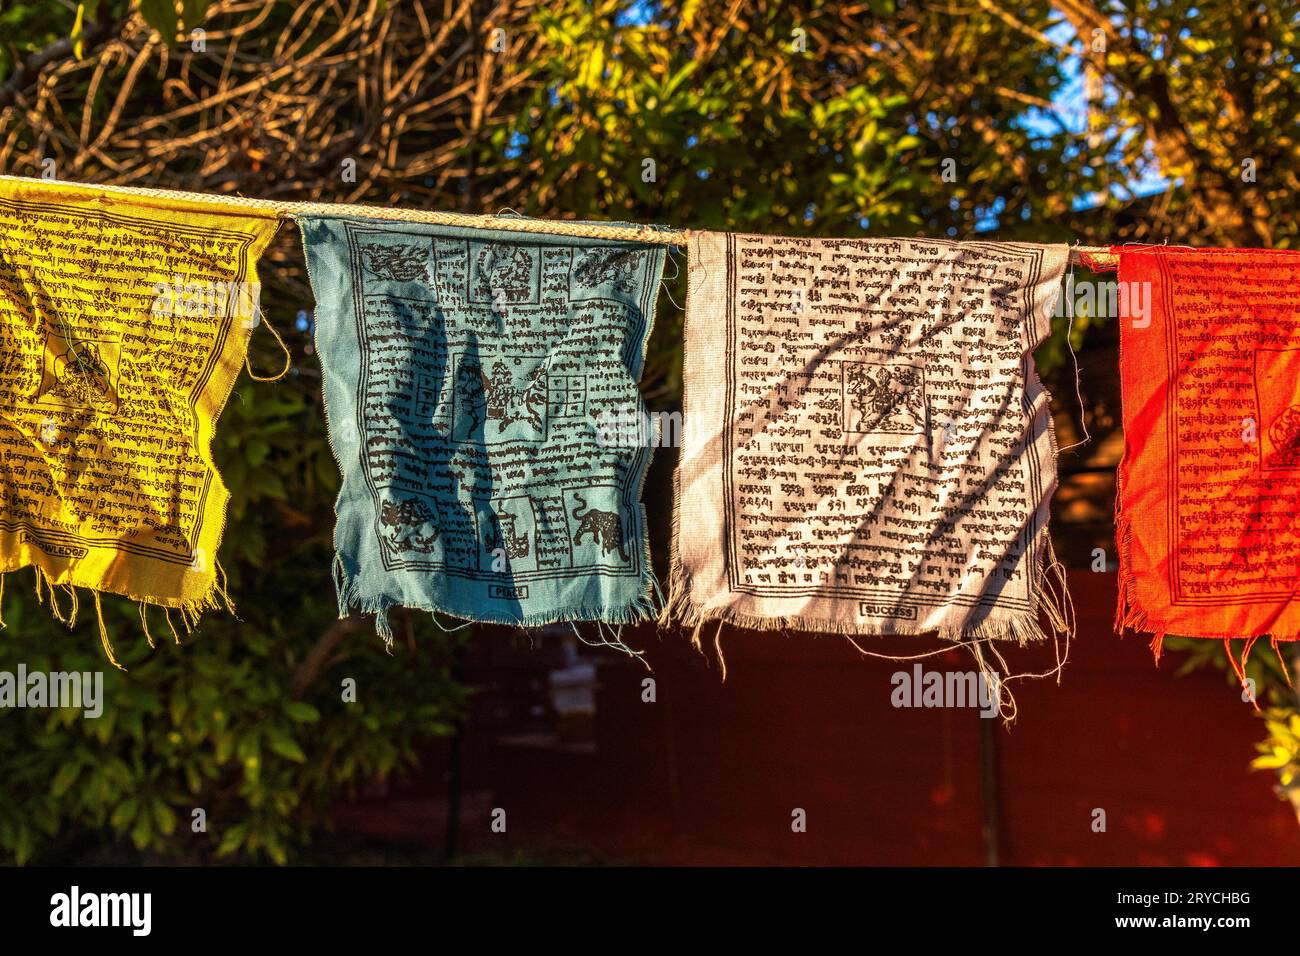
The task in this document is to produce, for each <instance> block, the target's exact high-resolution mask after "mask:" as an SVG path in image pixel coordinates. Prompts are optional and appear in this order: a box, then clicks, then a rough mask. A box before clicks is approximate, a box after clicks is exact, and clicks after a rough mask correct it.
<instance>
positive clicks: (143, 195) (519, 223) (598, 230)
mask: <svg viewBox="0 0 1300 956" xmlns="http://www.w3.org/2000/svg"><path fill="white" fill-rule="evenodd" d="M0 182H11V183H21V184H27V185H33V186H47V187H48V186H50V185H51V183H52V181H51V180H45V179H35V178H32V177H29V176H0ZM59 185H62V186H75V187H78V188H81V189H87V190H91V191H94V190H98V191H100V192H104V193H108V194H111V195H118V196H131V197H136V198H139V199H160V200H169V201H173V202H177V201H179V202H188V203H202V204H207V205H211V206H214V207H220V206H227V207H230V206H233V207H237V208H240V209H247V210H249V211H250V212H262V213H266V214H272V215H280V216H285V217H287V218H290V219H293V218H296V217H299V216H334V217H339V218H359V219H387V220H391V221H393V222H420V223H427V224H430V225H436V226H460V227H462V228H466V229H489V230H491V229H495V230H498V231H504V232H525V233H535V234H542V235H553V236H579V237H582V238H585V239H622V240H628V239H633V240H636V241H639V242H645V243H650V244H654V245H661V246H681V245H685V244H686V243H687V242H688V241H689V240H690V238H691V232H692V230H690V229H672V228H669V227H666V226H648V225H637V224H627V225H620V224H617V223H599V222H573V221H566V220H552V219H530V218H528V217H525V216H519V215H514V214H512V215H497V216H483V215H472V214H470V213H461V212H434V211H433V210H430V209H395V208H393V207H391V206H365V205H360V204H357V203H327V202H302V201H297V200H283V199H250V198H248V197H246V196H210V195H207V194H205V193H190V192H182V191H180V190H176V189H143V188H140V187H138V186H88V185H84V184H80V183H59ZM1109 253H1110V247H1109V246H1076V247H1074V248H1072V249H1071V250H1070V262H1071V263H1073V264H1075V265H1081V264H1082V262H1083V259H1082V257H1083V256H1084V255H1091V256H1093V257H1094V258H1096V259H1101V260H1106V259H1108V258H1109Z"/></svg>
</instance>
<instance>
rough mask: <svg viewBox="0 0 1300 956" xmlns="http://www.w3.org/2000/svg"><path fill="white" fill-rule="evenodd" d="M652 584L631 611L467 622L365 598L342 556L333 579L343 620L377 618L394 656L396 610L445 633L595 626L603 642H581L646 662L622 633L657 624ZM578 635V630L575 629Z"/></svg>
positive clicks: (431, 608)
mask: <svg viewBox="0 0 1300 956" xmlns="http://www.w3.org/2000/svg"><path fill="white" fill-rule="evenodd" d="M647 573H648V577H649V581H647V583H646V587H645V590H644V591H643V592H642V594H641V595H640V596H639V597H638V598H637V600H636V601H635V602H633V603H631V604H629V605H628V606H627V607H623V608H590V607H576V608H555V609H553V610H551V611H547V612H544V613H540V614H529V615H526V616H525V617H524V618H522V619H518V618H509V617H483V618H481V619H477V620H466V619H464V618H462V617H461V616H460V615H459V614H457V613H456V612H454V611H452V610H450V609H449V608H446V607H442V606H441V605H438V604H400V603H399V602H396V601H393V600H391V599H390V598H387V597H384V596H379V597H362V595H361V593H360V578H359V576H358V575H355V574H351V573H349V572H348V570H347V568H346V567H344V564H343V558H342V556H340V555H339V554H337V553H336V554H335V556H334V564H333V575H334V588H335V591H336V593H337V595H338V610H339V617H340V618H345V617H348V616H350V615H351V614H352V613H353V611H356V612H357V613H360V614H366V615H374V618H375V633H376V634H377V635H378V636H379V638H380V639H381V640H383V642H384V646H385V647H386V648H388V650H389V651H390V652H391V651H392V650H393V642H394V638H393V627H392V623H391V622H390V621H389V611H390V610H391V609H392V608H394V607H406V608H409V609H411V610H413V611H424V612H426V613H427V614H429V615H430V616H431V617H432V618H433V620H434V623H435V624H436V625H437V626H438V627H439V628H440V629H441V630H442V631H444V632H450V631H456V630H460V629H461V627H464V626H466V625H469V624H475V623H479V624H500V625H505V626H515V627H541V626H543V625H546V624H576V622H594V623H595V624H596V625H597V627H598V628H599V630H600V635H601V639H600V640H599V641H592V640H590V639H588V638H586V637H583V635H582V634H578V639H579V640H580V641H582V642H583V643H584V644H587V645H588V646H590V647H608V648H612V649H614V650H619V651H622V652H624V653H626V654H628V655H629V656H631V657H635V658H638V659H640V660H642V661H643V662H644V653H645V652H644V651H637V650H633V649H632V648H631V647H629V646H628V645H627V644H626V643H625V642H624V641H623V640H622V636H621V629H622V627H623V626H625V625H631V624H641V623H643V622H645V621H653V620H655V619H656V618H657V617H658V616H659V615H660V613H661V610H662V608H661V604H662V592H661V591H660V590H659V584H658V582H657V581H655V580H654V575H653V573H652V572H647ZM438 614H443V615H446V616H447V617H451V618H455V619H457V620H465V625H461V627H455V628H448V627H446V626H444V625H443V624H442V623H441V622H440V621H438V619H437V617H436V615H438ZM606 626H608V627H610V628H617V629H618V630H616V631H614V632H613V637H612V638H610V637H607V636H606V634H605V627H606ZM574 630H575V633H576V632H577V628H576V627H575V628H574Z"/></svg>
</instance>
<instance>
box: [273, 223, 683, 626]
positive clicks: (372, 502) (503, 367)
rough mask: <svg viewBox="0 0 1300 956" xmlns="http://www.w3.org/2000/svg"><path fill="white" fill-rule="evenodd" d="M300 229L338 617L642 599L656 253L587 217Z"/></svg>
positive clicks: (605, 614)
mask: <svg viewBox="0 0 1300 956" xmlns="http://www.w3.org/2000/svg"><path fill="white" fill-rule="evenodd" d="M299 223H300V226H301V228H302V234H303V242H304V246H305V249H306V254H307V262H308V268H309V272H310V274H311V282H312V289H313V292H314V293H315V296H316V302H317V339H316V345H317V348H318V351H319V354H320V359H321V364H322V368H323V370H324V389H325V402H326V407H327V409H328V418H329V422H328V426H329V434H330V439H331V443H332V445H333V448H334V452H335V456H336V457H337V459H338V463H339V467H340V470H341V471H342V475H343V482H342V488H341V490H340V493H339V497H338V502H337V513H338V514H337V524H336V528H335V536H334V541H335V550H336V559H335V579H336V586H337V589H338V599H339V614H340V616H344V615H346V614H348V613H349V611H350V609H352V608H359V609H360V610H361V611H362V612H363V613H374V614H376V615H377V618H376V621H377V623H376V627H377V630H378V631H379V633H380V634H381V635H382V636H384V638H385V639H386V640H391V629H390V625H389V623H388V620H387V613H388V609H389V608H390V607H393V606H395V605H401V606H405V607H409V608H416V609H421V610H425V611H431V612H432V611H442V612H446V613H448V614H452V615H455V616H457V617H460V618H465V619H468V620H472V621H485V622H499V623H507V624H520V625H535V624H543V623H548V622H555V621H583V620H597V621H603V622H606V623H611V624H621V623H628V622H632V621H636V620H640V619H643V618H645V617H647V616H650V615H652V613H653V611H654V610H655V608H654V601H653V600H652V598H653V596H654V594H655V593H656V586H655V583H654V576H653V573H652V571H651V568H650V561H649V545H648V542H647V540H646V535H645V514H644V508H643V506H642V505H641V503H640V496H641V486H642V483H643V481H644V477H645V472H646V467H647V466H648V464H649V460H650V451H651V448H650V445H651V442H649V441H646V440H645V436H644V434H643V430H642V429H640V428H637V427H636V426H637V424H638V423H639V422H640V420H642V419H643V418H644V404H643V402H642V400H641V396H640V393H639V391H638V388H637V381H638V380H639V378H640V376H641V370H642V365H643V363H644V358H645V348H646V342H647V339H648V337H649V334H650V326H651V322H652V319H653V314H654V303H655V298H656V296H657V294H658V290H659V282H660V278H661V276H662V273H663V266H664V258H665V249H664V247H663V246H661V245H654V244H647V243H644V242H634V241H623V240H620V239H596V238H591V237H590V236H586V235H584V232H590V231H596V230H584V228H583V224H581V223H572V224H563V225H561V224H556V227H557V228H556V229H553V230H551V231H550V232H548V233H546V234H538V233H525V232H522V231H515V232H511V231H508V230H500V229H499V230H487V229H477V228H461V227H453V226H444V225H435V224H423V223H411V224H407V223H395V222H382V221H378V220H356V219H337V218H331V217H312V216H304V217H299ZM608 228H609V227H608V225H606V226H605V227H604V232H606V233H607V232H608ZM628 426H631V427H628Z"/></svg>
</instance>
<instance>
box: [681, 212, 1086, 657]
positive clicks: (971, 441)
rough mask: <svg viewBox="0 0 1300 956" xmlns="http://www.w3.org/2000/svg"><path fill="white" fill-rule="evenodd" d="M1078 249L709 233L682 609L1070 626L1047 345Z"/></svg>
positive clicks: (901, 623) (925, 624)
mask: <svg viewBox="0 0 1300 956" xmlns="http://www.w3.org/2000/svg"><path fill="white" fill-rule="evenodd" d="M1067 259H1068V249H1067V248H1066V247H1065V246H1063V245H1060V246H1040V245H1029V244H1021V243H982V242H965V243H956V242H943V241H930V240H904V239H899V240H890V239H808V238H801V239H796V238H777V237H771V236H757V235H733V234H720V233H694V234H693V235H692V237H691V240H690V246H689V261H690V290H689V300H688V304H687V309H686V329H685V354H686V360H685V379H684V387H685V399H684V409H683V448H682V456H681V462H680V465H679V469H678V474H677V508H676V513H675V514H674V535H673V560H672V572H671V581H670V590H669V597H668V606H667V611H668V613H669V614H671V615H672V616H674V617H676V618H677V619H679V620H681V621H682V622H683V623H685V624H687V625H689V626H693V627H695V628H696V635H697V637H696V640H697V641H698V634H699V627H700V625H701V624H703V623H704V622H706V621H712V620H718V621H727V622H732V623H734V624H737V625H739V626H742V627H747V628H756V629H772V628H792V629H801V630H809V631H825V632H832V633H839V634H845V635H885V634H921V633H927V632H932V631H933V632H938V634H939V636H940V637H942V638H945V639H948V640H954V641H981V640H983V639H992V640H1010V641H1016V642H1019V643H1026V642H1029V641H1032V640H1035V639H1038V638H1041V637H1042V636H1043V634H1042V632H1041V631H1040V629H1039V612H1040V610H1041V611H1043V612H1045V615H1046V617H1047V618H1048V619H1049V623H1050V625H1051V627H1052V629H1053V630H1054V631H1055V632H1057V633H1062V632H1065V631H1067V630H1068V629H1069V628H1070V627H1071V623H1070V622H1069V620H1068V616H1069V615H1068V610H1067V608H1066V603H1067V601H1068V598H1067V597H1066V595H1065V594H1064V590H1063V588H1064V578H1063V574H1061V573H1060V566H1059V565H1057V564H1056V563H1055V560H1054V558H1053V557H1052V555H1051V545H1050V541H1049V539H1048V536H1047V521H1048V502H1049V499H1050V497H1051V494H1052V492H1053V490H1054V488H1055V486H1056V460H1055V459H1056V449H1055V439H1054V437H1053V433H1052V424H1051V419H1050V417H1049V414H1048V396H1047V393H1046V391H1045V390H1044V388H1043V387H1042V385H1041V384H1040V383H1039V380H1038V377H1037V374H1036V373H1035V371H1034V366H1033V358H1032V354H1031V353H1032V350H1033V348H1034V347H1035V346H1036V345H1037V344H1038V343H1039V342H1041V341H1042V340H1043V338H1044V337H1045V336H1046V335H1047V334H1048V333H1049V330H1050V317H1051V313H1052V309H1053V305H1054V303H1055V300H1056V297H1057V295H1058V294H1059V289H1060V284H1061V278H1062V275H1063V273H1064V270H1065V265H1066V262H1067ZM1057 582H1059V584H1060V587H1059V589H1058V587H1057ZM977 649H978V648H977Z"/></svg>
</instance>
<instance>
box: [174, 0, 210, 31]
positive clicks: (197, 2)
mask: <svg viewBox="0 0 1300 956" xmlns="http://www.w3.org/2000/svg"><path fill="white" fill-rule="evenodd" d="M211 5H212V0H183V2H182V3H181V21H182V22H183V23H184V24H185V29H186V30H187V31H188V30H193V29H194V28H195V27H197V26H198V25H199V24H200V23H202V22H203V18H204V17H205V16H207V15H208V7H210V6H211Z"/></svg>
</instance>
